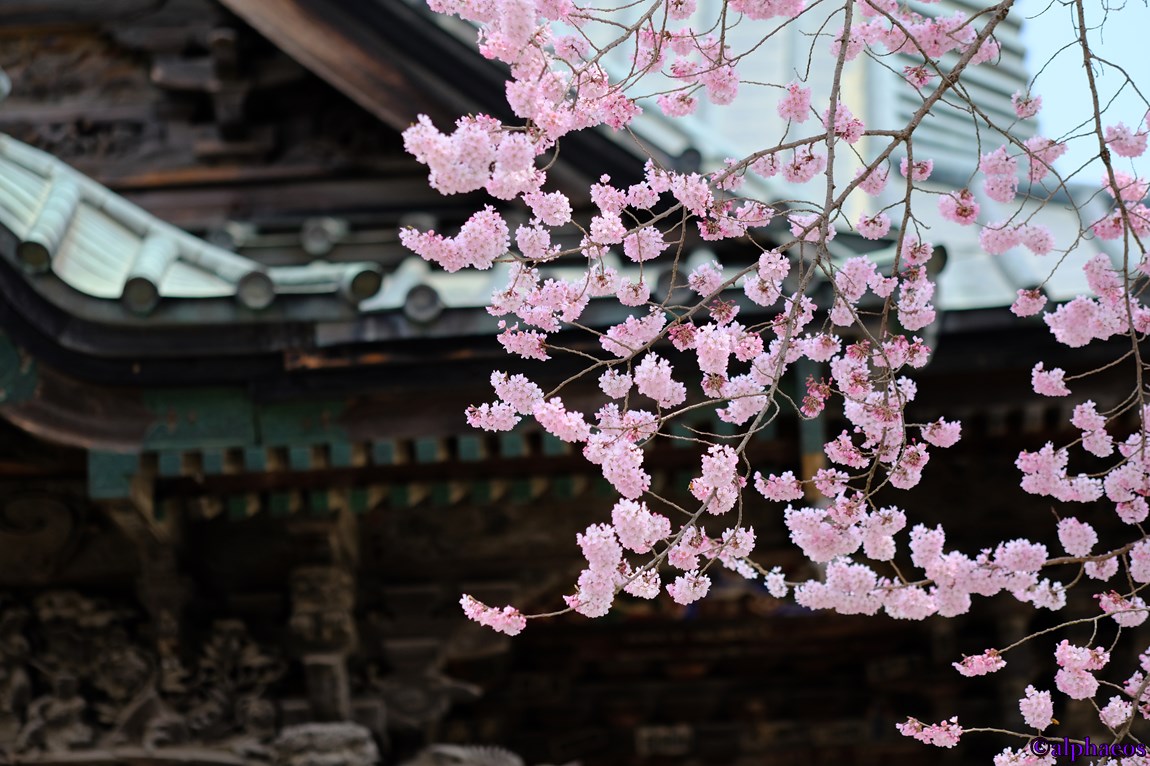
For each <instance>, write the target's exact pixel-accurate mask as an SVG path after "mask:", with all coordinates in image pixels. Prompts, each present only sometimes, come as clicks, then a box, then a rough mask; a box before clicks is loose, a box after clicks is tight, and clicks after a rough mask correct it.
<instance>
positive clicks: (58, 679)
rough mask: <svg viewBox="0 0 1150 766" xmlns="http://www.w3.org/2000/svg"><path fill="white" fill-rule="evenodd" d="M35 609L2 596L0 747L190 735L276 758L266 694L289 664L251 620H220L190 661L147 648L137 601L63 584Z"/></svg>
mask: <svg viewBox="0 0 1150 766" xmlns="http://www.w3.org/2000/svg"><path fill="white" fill-rule="evenodd" d="M2 604H4V602H3V601H0V605H2ZM32 612H33V613H34V615H35V619H34V620H30V619H29V611H28V610H26V609H24V608H23V607H20V606H18V605H13V604H7V605H4V606H2V607H0V752H3V751H13V752H15V753H35V752H48V753H58V752H65V751H70V750H76V749H83V748H89V747H97V748H101V749H105V750H108V749H111V750H112V751H114V749H115V748H120V747H129V748H130V747H139V746H143V747H145V748H162V747H166V746H181V747H188V746H192V747H205V748H210V749H213V750H216V751H219V750H224V751H230V752H233V753H235V754H237V755H240V756H242V757H244V758H260V759H266V758H268V757H270V752H269V751H268V744H269V743H270V742H271V740H272V739H273V738H274V736H275V725H276V717H277V710H276V707H275V705H274V704H273V703H272V702H271V701H270V700H269V699H267V698H266V694H267V692H268V689H269V687H270V686H271V685H272V684H274V683H275V682H276V681H278V680H279V679H280V678H281V677H282V676H283V674H284V672H285V671H286V665H285V663H284V662H282V661H281V660H279V659H277V658H276V657H274V656H273V655H271V654H269V653H268V652H266V651H264V650H263V649H262V648H261V647H260V646H259V645H258V644H256V642H255V641H254V640H252V638H251V637H250V636H249V635H248V632H247V629H246V627H245V626H244V625H243V623H241V622H239V621H237V620H220V621H217V622H215V623H214V624H213V625H212V626H211V629H210V632H209V633H208V635H207V636H206V638H204V639H203V640H202V641H201V643H200V647H201V648H200V650H199V652H198V655H197V656H196V657H194V658H193V660H192V662H191V663H189V665H188V666H185V665H184V663H183V662H182V660H181V659H180V658H178V657H174V656H171V657H166V658H160V657H159V656H158V655H157V653H156V651H155V650H148V649H146V648H145V646H146V645H145V644H144V643H143V642H141V641H140V640H139V639H138V638H137V637H136V636H135V635H134V634H133V632H132V630H130V628H131V627H132V626H133V625H134V624H135V623H137V622H139V615H138V614H137V613H136V612H134V611H131V610H126V609H117V608H113V607H110V606H108V605H106V604H104V603H102V602H99V601H96V600H95V599H90V598H87V597H85V596H82V595H80V594H78V593H74V592H67V591H55V592H48V593H44V594H41V595H40V596H39V597H37V598H36V600H35V601H34V605H33V610H32ZM30 647H35V648H36V651H35V654H34V656H33V653H32V651H31V649H30ZM173 663H174V664H175V667H173ZM165 665H167V667H164V666H165ZM163 679H167V683H161V681H162V680H163ZM173 679H179V681H180V682H179V683H174V682H173ZM37 692H38V693H37Z"/></svg>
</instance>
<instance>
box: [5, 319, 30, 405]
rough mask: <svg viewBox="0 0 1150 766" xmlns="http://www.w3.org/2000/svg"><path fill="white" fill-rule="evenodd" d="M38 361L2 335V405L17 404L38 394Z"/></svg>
mask: <svg viewBox="0 0 1150 766" xmlns="http://www.w3.org/2000/svg"><path fill="white" fill-rule="evenodd" d="M38 380H39V377H38V376H37V374H36V360H35V359H34V358H33V357H31V356H29V355H28V354H26V353H24V351H23V350H22V349H20V348H18V347H17V346H15V345H14V344H13V343H12V341H11V340H9V339H8V336H7V335H4V334H3V333H0V403H7V404H15V403H17V402H25V401H28V400H29V399H31V398H32V397H33V396H34V395H35V393H36V383H37V382H38Z"/></svg>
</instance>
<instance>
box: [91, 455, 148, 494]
mask: <svg viewBox="0 0 1150 766" xmlns="http://www.w3.org/2000/svg"><path fill="white" fill-rule="evenodd" d="M139 467H140V457H139V455H135V454H124V453H118V452H96V451H92V452H89V453H88V497H90V498H92V499H93V500H115V499H120V498H126V497H131V495H132V479H133V477H135V475H136V472H137V470H138V469H139Z"/></svg>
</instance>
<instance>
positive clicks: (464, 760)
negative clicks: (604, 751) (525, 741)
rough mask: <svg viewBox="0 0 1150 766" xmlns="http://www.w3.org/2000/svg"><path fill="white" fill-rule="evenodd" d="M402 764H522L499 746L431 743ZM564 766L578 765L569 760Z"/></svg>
mask: <svg viewBox="0 0 1150 766" xmlns="http://www.w3.org/2000/svg"><path fill="white" fill-rule="evenodd" d="M403 766H524V764H523V759H522V758H520V757H519V756H518V755H516V754H515V753H513V752H511V751H510V750H504V749H503V748H501V747H485V746H476V745H431V746H429V747H425V748H424V749H423V750H421V751H419V753H418V754H417V755H416V756H415V758H414V759H412V760H410V761H407V762H406V763H404V764H403ZM565 766H580V765H579V763H578V762H571V763H568V764H566V765H565Z"/></svg>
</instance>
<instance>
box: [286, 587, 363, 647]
mask: <svg viewBox="0 0 1150 766" xmlns="http://www.w3.org/2000/svg"><path fill="white" fill-rule="evenodd" d="M291 590H292V615H291V628H292V632H293V633H294V634H295V636H296V638H297V639H298V640H299V641H300V642H301V643H302V644H303V645H304V646H303V647H301V648H302V649H303V650H304V651H323V652H346V651H350V650H351V649H353V648H354V647H355V643H356V632H355V619H354V617H353V616H352V610H353V609H354V607H355V578H354V577H353V576H352V574H351V573H350V572H348V571H347V570H344V569H341V568H339V567H330V566H309V567H300V568H299V569H296V570H295V571H294V572H293V573H292V578H291Z"/></svg>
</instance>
